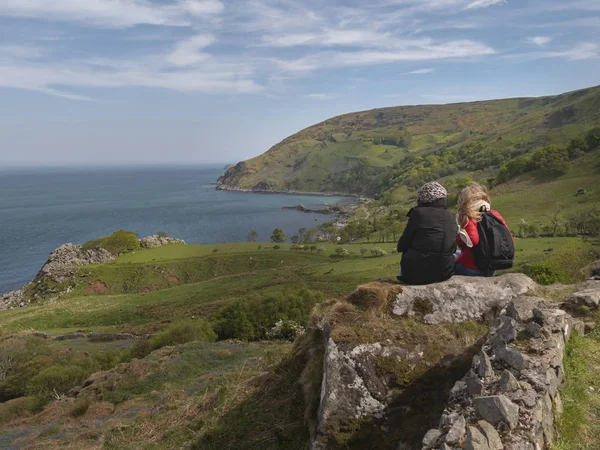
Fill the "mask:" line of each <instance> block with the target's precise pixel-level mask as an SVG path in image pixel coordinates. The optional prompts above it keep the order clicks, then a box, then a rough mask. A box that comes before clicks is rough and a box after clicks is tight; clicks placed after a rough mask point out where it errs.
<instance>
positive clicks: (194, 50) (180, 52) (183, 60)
mask: <svg viewBox="0 0 600 450" xmlns="http://www.w3.org/2000/svg"><path fill="white" fill-rule="evenodd" d="M214 42H215V38H214V36H212V35H208V34H201V35H198V36H194V37H191V38H189V39H186V40H184V41H181V42H178V43H177V44H176V45H175V49H174V50H173V52H172V53H171V54H169V56H168V57H167V60H168V61H169V63H171V64H173V65H174V66H178V67H183V66H190V65H193V64H197V63H199V62H201V61H206V60H207V59H208V58H209V57H210V55H208V54H206V53H204V52H202V50H204V49H205V48H206V47H208V46H209V45H211V44H213V43H214Z"/></svg>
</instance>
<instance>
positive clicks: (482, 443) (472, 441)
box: [465, 427, 490, 450]
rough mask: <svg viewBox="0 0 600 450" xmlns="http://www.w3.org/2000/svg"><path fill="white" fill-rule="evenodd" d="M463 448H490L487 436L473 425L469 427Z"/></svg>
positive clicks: (488, 449)
mask: <svg viewBox="0 0 600 450" xmlns="http://www.w3.org/2000/svg"><path fill="white" fill-rule="evenodd" d="M465 450H490V446H489V445H488V440H487V438H486V437H485V436H484V435H483V434H482V433H481V431H479V430H478V429H477V428H475V427H469V429H468V431H467V441H466V443H465Z"/></svg>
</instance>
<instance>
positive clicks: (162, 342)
mask: <svg viewBox="0 0 600 450" xmlns="http://www.w3.org/2000/svg"><path fill="white" fill-rule="evenodd" d="M216 338H217V336H216V334H215V332H214V331H213V329H212V327H211V326H210V324H209V323H208V322H207V321H206V320H203V319H201V320H184V321H181V322H177V323H174V324H172V325H171V326H169V327H168V328H167V329H166V330H164V331H162V332H160V333H159V334H157V335H156V336H153V337H151V338H150V339H144V340H140V341H137V342H136V343H135V344H134V345H133V347H132V348H131V351H130V356H131V357H132V358H144V357H145V356H147V355H149V354H150V353H152V352H153V351H154V350H158V349H159V348H162V347H166V346H168V345H181V344H186V343H188V342H193V341H200V342H214V341H215V339H216Z"/></svg>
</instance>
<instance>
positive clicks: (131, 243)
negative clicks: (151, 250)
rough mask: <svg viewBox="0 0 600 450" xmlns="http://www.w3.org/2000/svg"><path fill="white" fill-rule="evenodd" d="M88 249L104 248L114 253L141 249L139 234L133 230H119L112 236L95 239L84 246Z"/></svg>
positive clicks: (118, 253)
mask: <svg viewBox="0 0 600 450" xmlns="http://www.w3.org/2000/svg"><path fill="white" fill-rule="evenodd" d="M82 247H83V248H84V249H86V250H90V249H96V248H103V249H105V250H107V251H109V252H110V253H112V254H113V255H120V254H122V253H129V252H132V251H135V250H139V249H140V242H139V240H138V237H137V234H135V233H134V232H133V231H127V230H119V231H115V232H114V233H113V234H111V235H110V236H105V237H101V238H98V239H93V240H91V241H88V242H86V243H85V244H83V246H82Z"/></svg>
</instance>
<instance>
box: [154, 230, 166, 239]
mask: <svg viewBox="0 0 600 450" xmlns="http://www.w3.org/2000/svg"><path fill="white" fill-rule="evenodd" d="M156 235H157V236H158V237H160V238H166V237H169V235H168V234H167V232H166V231H159V232H158V233H156Z"/></svg>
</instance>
